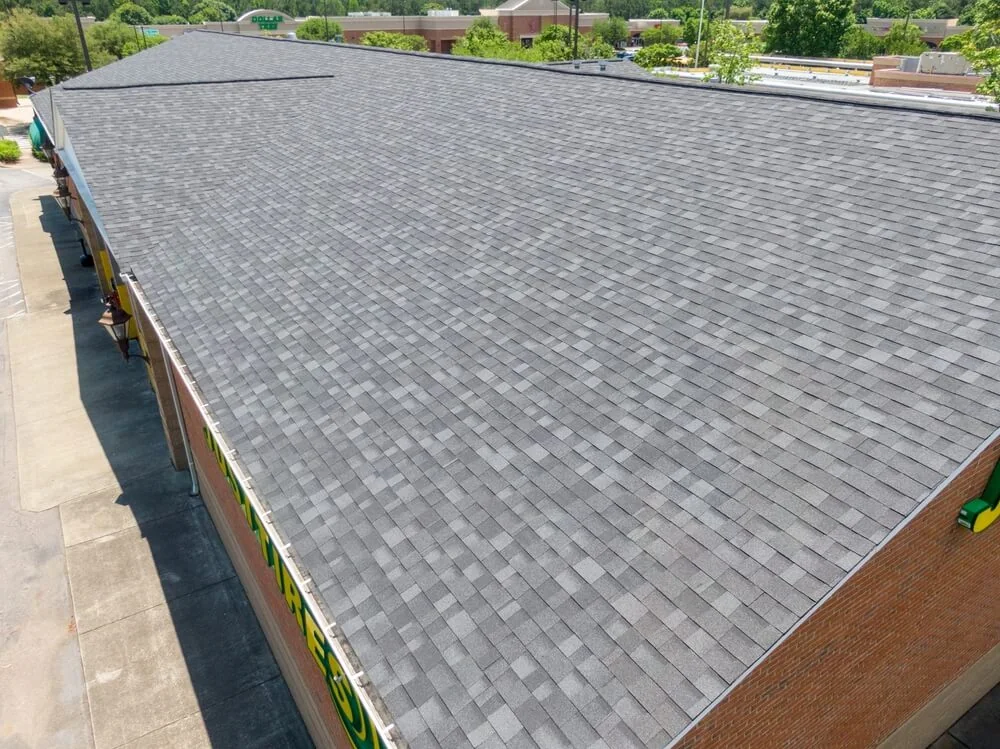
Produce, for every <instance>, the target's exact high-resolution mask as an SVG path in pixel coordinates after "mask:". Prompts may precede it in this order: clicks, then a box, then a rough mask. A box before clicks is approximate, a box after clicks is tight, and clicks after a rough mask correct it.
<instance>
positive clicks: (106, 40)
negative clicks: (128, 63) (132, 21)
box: [87, 20, 136, 60]
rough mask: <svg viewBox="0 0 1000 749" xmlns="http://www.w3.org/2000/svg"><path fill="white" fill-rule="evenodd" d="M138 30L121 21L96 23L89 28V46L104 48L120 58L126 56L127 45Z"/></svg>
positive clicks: (91, 47) (133, 38)
mask: <svg viewBox="0 0 1000 749" xmlns="http://www.w3.org/2000/svg"><path fill="white" fill-rule="evenodd" d="M135 36H136V31H135V29H134V28H132V27H131V26H126V25H125V24H124V23H122V22H121V21H117V20H111V21H103V22H101V23H95V24H94V25H93V26H91V27H90V28H89V29H87V46H88V47H90V49H91V51H93V50H95V49H100V50H103V51H104V52H106V53H108V54H109V55H110V56H111V57H114V58H116V59H118V60H120V59H122V58H123V57H125V45H126V44H128V43H129V42H131V41H134V40H135Z"/></svg>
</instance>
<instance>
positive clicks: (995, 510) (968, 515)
mask: <svg viewBox="0 0 1000 749" xmlns="http://www.w3.org/2000/svg"><path fill="white" fill-rule="evenodd" d="M998 519H1000V461H997V463H996V465H994V466H993V473H992V474H990V477H989V479H988V480H987V482H986V488H984V489H983V493H982V494H981V495H980V496H978V497H976V498H975V499H970V500H969V501H968V502H966V503H965V504H964V505H962V509H961V510H960V511H959V513H958V524H959V525H960V526H962V527H963V528H966V529H968V530H970V531H972V532H973V533H982V532H983V531H984V530H986V529H987V528H989V527H990V526H991V525H993V523H995V522H996V521H997V520H998Z"/></svg>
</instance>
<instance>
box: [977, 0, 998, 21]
mask: <svg viewBox="0 0 1000 749" xmlns="http://www.w3.org/2000/svg"><path fill="white" fill-rule="evenodd" d="M972 18H973V19H974V20H975V22H976V23H977V24H981V23H987V22H989V21H1000V0H977V2H976V4H975V5H973V6H972Z"/></svg>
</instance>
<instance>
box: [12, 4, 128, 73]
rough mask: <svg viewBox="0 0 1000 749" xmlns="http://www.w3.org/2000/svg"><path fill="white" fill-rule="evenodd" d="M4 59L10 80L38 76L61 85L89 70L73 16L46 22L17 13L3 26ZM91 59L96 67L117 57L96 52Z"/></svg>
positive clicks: (25, 13)
mask: <svg viewBox="0 0 1000 749" xmlns="http://www.w3.org/2000/svg"><path fill="white" fill-rule="evenodd" d="M0 57H2V58H3V63H2V66H3V67H2V74H3V77H4V78H6V79H7V80H14V79H15V78H20V77H22V76H34V77H35V78H36V79H37V80H38V81H39V82H47V81H49V80H50V79H54V80H55V81H56V82H60V81H64V80H66V79H67V78H71V77H73V76H74V75H79V74H80V73H82V72H84V70H85V69H86V68H85V67H84V64H83V50H82V49H81V47H80V37H79V36H78V35H77V30H76V25H75V22H74V21H73V17H72V16H68V15H62V16H57V17H55V18H52V19H51V20H46V19H43V18H40V17H38V16H36V15H35V14H34V13H32V12H30V11H28V10H23V9H17V10H15V11H14V12H13V13H11V14H10V15H9V16H8V17H7V20H6V21H4V23H3V24H2V25H0ZM90 59H91V62H92V63H93V66H94V67H95V68H96V67H99V66H100V65H104V64H107V63H108V62H110V61H111V60H112V59H113V58H111V57H110V55H108V54H107V53H106V52H104V51H103V50H100V49H94V50H91V51H90Z"/></svg>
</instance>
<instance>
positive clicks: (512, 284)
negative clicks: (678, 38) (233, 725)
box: [33, 32, 1000, 749]
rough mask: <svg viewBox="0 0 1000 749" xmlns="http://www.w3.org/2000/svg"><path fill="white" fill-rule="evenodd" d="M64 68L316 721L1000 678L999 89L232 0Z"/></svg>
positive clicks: (964, 702)
mask: <svg viewBox="0 0 1000 749" xmlns="http://www.w3.org/2000/svg"><path fill="white" fill-rule="evenodd" d="M598 70H599V69H598ZM50 96H51V98H50ZM33 101H34V103H35V106H36V109H37V111H38V112H39V114H40V116H41V117H42V119H43V120H44V121H45V123H46V127H47V129H48V131H49V134H50V137H51V138H52V140H53V141H54V143H55V147H56V152H57V156H58V158H59V160H60V165H61V166H63V167H65V169H66V171H67V173H68V176H67V178H66V179H67V183H68V186H67V189H68V191H69V192H70V193H71V195H72V209H73V210H74V211H75V212H76V213H77V215H78V216H79V217H80V218H81V219H82V220H83V221H84V223H85V224H86V226H87V237H88V241H89V242H90V244H91V249H92V251H93V252H94V253H95V256H96V257H97V259H98V262H97V267H98V271H99V273H100V274H101V275H102V279H103V280H102V283H103V284H104V285H105V286H106V289H107V290H108V291H110V292H113V293H114V294H117V296H118V298H119V300H120V303H121V305H122V306H123V307H126V308H127V309H128V310H129V311H130V312H131V313H132V315H133V316H134V319H133V322H134V323H135V326H134V330H133V334H134V336H135V337H136V338H137V339H138V341H139V344H138V345H139V346H141V347H142V349H143V351H144V352H145V354H146V356H147V357H148V366H149V372H150V378H151V381H152V382H153V384H154V386H155V389H156V391H157V395H158V401H159V405H160V409H161V412H162V414H163V420H164V428H165V430H166V433H167V435H168V439H169V440H170V442H171V445H172V449H173V458H174V462H175V465H177V466H178V468H181V467H184V466H185V465H186V466H189V467H191V468H192V469H193V470H194V472H195V475H196V476H197V478H198V480H199V483H200V487H201V491H202V494H203V496H204V498H205V503H206V506H207V507H208V509H209V511H210V513H211V514H212V517H213V519H214V520H215V523H216V525H217V527H218V528H219V532H220V534H221V536H222V537H223V539H224V541H225V543H226V546H227V549H228V550H229V553H230V554H231V556H232V557H233V560H234V563H235V566H236V568H237V570H238V571H239V573H240V576H241V579H242V580H243V582H244V585H245V586H246V588H247V591H248V594H249V596H250V599H251V601H252V602H253V604H254V607H255V609H256V611H257V613H258V616H259V617H260V619H261V622H262V626H263V628H264V631H265V632H266V634H267V636H268V640H269V642H270V643H271V646H272V649H273V650H274V652H275V655H276V658H277V660H278V661H279V663H280V664H281V667H282V670H283V672H284V673H285V676H286V680H287V681H288V683H289V687H290V689H291V691H292V693H293V695H294V696H295V698H296V700H297V702H298V704H299V705H300V707H301V709H302V712H303V715H304V717H305V720H306V723H307V725H308V726H309V728H310V730H311V732H312V733H313V735H314V737H315V738H316V740H317V742H318V743H319V744H320V745H323V746H327V745H333V746H344V747H347V746H350V745H352V744H353V745H354V746H391V745H393V744H400V743H401V742H403V741H405V742H407V743H408V744H409V745H411V746H415V747H425V746H427V747H429V746H448V747H459V746H477V747H478V746H485V745H500V744H503V745H510V746H542V747H553V746H594V747H599V746H609V747H615V748H616V749H617V748H618V747H624V746H647V747H663V746H667V745H671V746H678V747H717V746H741V747H766V748H768V749H770V748H771V747H775V746H838V747H862V746H873V745H877V744H880V743H881V742H885V744H884V745H885V746H905V747H914V746H921V742H924V743H926V742H928V741H930V740H932V739H933V738H935V737H936V736H937V734H938V733H940V732H941V731H942V730H943V729H944V728H946V727H947V726H948V724H949V723H950V722H951V720H952V719H953V718H954V717H957V716H958V715H960V714H961V713H962V712H963V711H964V710H965V708H967V707H968V705H969V703H970V702H972V701H974V700H975V699H976V698H978V696H980V694H981V693H982V692H983V691H985V689H986V688H988V687H989V686H991V684H988V683H986V682H988V680H989V679H988V675H989V674H996V672H997V663H998V661H1000V596H998V595H997V586H996V584H995V583H993V582H992V581H991V578H990V568H991V565H992V563H993V562H994V561H995V560H996V559H997V555H998V553H1000V527H993V528H986V529H985V530H982V532H977V533H973V532H972V530H971V529H969V528H966V527H963V526H961V525H959V524H958V523H957V522H956V519H957V518H958V516H959V511H960V509H961V508H963V506H966V504H967V503H968V502H969V500H972V499H974V498H976V497H982V498H983V502H982V503H979V504H977V505H976V507H978V508H979V509H978V510H977V512H978V513H979V514H978V515H977V517H978V518H979V519H978V520H977V521H976V522H975V523H970V525H974V526H975V527H976V529H977V530H979V529H980V528H983V527H984V526H985V525H988V524H989V523H988V521H989V520H991V519H992V518H994V517H995V516H996V515H998V514H1000V509H998V508H1000V505H998V504H997V500H998V499H1000V483H998V482H997V481H990V482H988V479H989V478H990V477H991V475H993V473H994V471H995V470H996V464H997V459H998V457H1000V439H998V438H1000V432H998V427H1000V385H998V384H997V378H996V376H995V374H996V366H997V364H998V363H1000V343H998V341H1000V337H998V335H997V334H998V333H1000V306H998V304H997V300H998V292H997V284H996V278H997V270H996V263H995V255H996V250H997V232H996V222H997V218H996V210H995V209H996V205H997V204H998V203H1000V177H998V175H1000V120H998V119H997V118H996V117H995V116H990V115H959V114H956V113H940V112H934V111H930V110H927V109H920V108H914V107H897V106H889V105H884V104H880V105H877V106H873V105H866V104H864V103H861V102H858V101H841V100H832V99H829V98H823V97H818V96H813V97H809V96H799V95H788V94H782V95H775V94H771V93H766V92H760V91H748V90H731V89H727V88H722V87H705V86H691V85H684V84H678V83H675V82H670V81H660V80H651V79H641V78H625V77H618V76H614V75H610V74H608V73H601V72H583V71H580V72H576V71H574V70H573V69H572V68H571V67H559V68H548V67H542V66H526V65H517V64H505V63H495V62H489V61H472V60H463V59H457V58H452V57H443V56H435V55H415V54H408V53H400V52H394V51H387V50H376V49H370V48H357V47H344V46H338V45H326V44H309V43H301V42H292V41H277V40H267V39H260V38H250V37H236V36H230V35H222V34H211V33H204V32H200V33H195V34H188V35H185V36H183V37H181V38H179V39H177V40H175V41H174V42H172V43H171V44H167V45H161V46H159V47H155V48H153V49H151V50H149V51H148V52H144V53H141V54H139V55H136V56H133V57H130V58H127V59H126V60H123V61H121V62H118V63H115V64H112V65H110V66H107V67H105V68H102V69H100V70H98V71H94V72H93V73H90V74H87V75H85V76H82V77H80V78H78V79H76V80H73V81H69V82H67V83H65V84H63V85H61V86H59V87H57V88H55V89H54V90H52V91H51V93H50V92H43V93H42V94H40V95H38V96H36V97H35V98H34V100H33ZM290 102H291V103H293V104H294V105H293V106H291V105H290ZM623 112H627V119H626V118H625V116H624V115H622V114H621V113H623ZM220 123H224V126H220ZM133 347H134V348H133V351H136V350H137V348H136V344H134V343H133ZM994 490H995V491H994ZM984 673H985V674H987V676H986V677H984V676H983V674H984ZM977 689H978V690H979V691H978V693H977ZM376 737H377V738H376Z"/></svg>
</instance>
